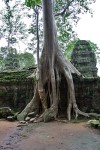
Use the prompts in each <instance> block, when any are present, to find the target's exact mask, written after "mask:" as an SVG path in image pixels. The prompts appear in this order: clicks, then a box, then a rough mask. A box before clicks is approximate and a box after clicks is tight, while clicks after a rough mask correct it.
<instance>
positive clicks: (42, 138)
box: [0, 121, 100, 150]
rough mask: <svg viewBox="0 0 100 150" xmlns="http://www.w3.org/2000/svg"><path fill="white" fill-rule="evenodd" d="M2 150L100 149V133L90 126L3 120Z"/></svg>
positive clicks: (0, 145)
mask: <svg viewBox="0 0 100 150" xmlns="http://www.w3.org/2000/svg"><path fill="white" fill-rule="evenodd" d="M0 150H100V130H99V131H97V130H94V129H91V128H88V127H86V123H85V122H82V123H61V122H56V121H55V122H50V123H34V124H29V125H28V126H24V127H17V122H7V121H0Z"/></svg>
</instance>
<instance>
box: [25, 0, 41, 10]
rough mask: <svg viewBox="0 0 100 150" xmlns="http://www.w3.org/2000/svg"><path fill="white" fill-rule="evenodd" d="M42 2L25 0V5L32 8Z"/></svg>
mask: <svg viewBox="0 0 100 150" xmlns="http://www.w3.org/2000/svg"><path fill="white" fill-rule="evenodd" d="M40 3H41V0H25V5H26V6H27V7H30V8H34V7H35V6H36V5H38V4H40Z"/></svg>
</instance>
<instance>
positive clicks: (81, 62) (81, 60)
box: [71, 40, 97, 77]
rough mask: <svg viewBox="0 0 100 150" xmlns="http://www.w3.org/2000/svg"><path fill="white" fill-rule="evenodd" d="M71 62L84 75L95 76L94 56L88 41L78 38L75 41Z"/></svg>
mask: <svg viewBox="0 0 100 150" xmlns="http://www.w3.org/2000/svg"><path fill="white" fill-rule="evenodd" d="M71 62H72V64H73V65H74V66H75V67H76V68H77V69H78V70H79V71H80V72H81V73H82V75H83V76H84V77H97V67H96V56H95V53H94V52H93V50H92V48H91V46H90V44H89V42H88V41H85V40H79V41H78V42H77V43H76V45H75V47H74V49H73V52H72V55H71Z"/></svg>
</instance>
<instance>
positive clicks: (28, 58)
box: [18, 52, 35, 68]
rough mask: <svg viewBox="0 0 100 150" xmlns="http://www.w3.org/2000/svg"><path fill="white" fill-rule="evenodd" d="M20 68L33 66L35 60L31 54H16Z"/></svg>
mask: <svg viewBox="0 0 100 150" xmlns="http://www.w3.org/2000/svg"><path fill="white" fill-rule="evenodd" d="M18 58H19V64H20V68H24V67H25V68H27V67H29V66H32V65H34V64H35V58H34V57H33V55H32V54H31V53H28V52H25V53H21V54H18Z"/></svg>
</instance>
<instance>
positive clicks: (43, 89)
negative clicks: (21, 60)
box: [18, 0, 88, 122]
mask: <svg viewBox="0 0 100 150" xmlns="http://www.w3.org/2000/svg"><path fill="white" fill-rule="evenodd" d="M42 2H43V3H42V4H43V21H44V47H43V51H42V55H41V59H40V63H39V70H38V76H39V79H38V83H37V87H36V92H35V96H34V98H33V99H32V100H31V102H30V103H29V104H28V105H27V106H26V108H25V109H24V110H23V111H22V112H21V114H19V115H18V120H23V119H24V118H25V117H26V116H27V114H28V113H29V112H30V110H32V109H33V107H34V108H35V109H36V111H37V110H38V109H39V98H40V101H41V104H42V109H43V113H42V115H41V116H40V118H39V121H44V122H47V121H50V120H51V119H56V117H57V115H58V104H59V98H60V97H59V95H60V90H59V88H60V86H62V85H60V74H61V75H64V76H65V79H66V81H67V84H68V91H67V93H68V94H67V95H68V98H67V100H68V102H67V105H68V106H66V108H67V110H66V111H67V118H68V120H70V119H71V110H72V108H73V110H74V112H75V114H76V118H77V116H78V114H82V115H85V116H88V114H86V113H83V112H81V111H80V110H79V109H78V107H77V104H76V99H75V92H74V84H73V78H72V73H76V74H77V75H81V74H80V73H79V72H78V70H77V69H76V68H75V67H74V66H73V65H72V64H71V63H70V62H69V61H68V60H66V59H65V57H64V55H63V53H62V52H61V51H60V49H59V46H58V41H57V36H56V32H57V31H56V25H55V20H54V15H53V2H52V0H43V1H42ZM36 95H38V98H37V96H36ZM67 100H66V101H67ZM30 108H31V109H30ZM37 112H38V111H37ZM20 116H21V117H20Z"/></svg>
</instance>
